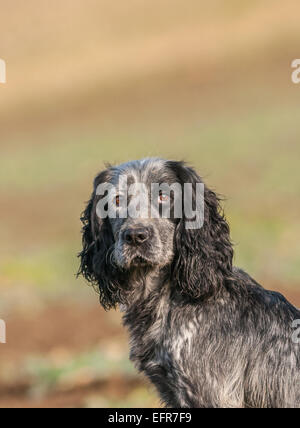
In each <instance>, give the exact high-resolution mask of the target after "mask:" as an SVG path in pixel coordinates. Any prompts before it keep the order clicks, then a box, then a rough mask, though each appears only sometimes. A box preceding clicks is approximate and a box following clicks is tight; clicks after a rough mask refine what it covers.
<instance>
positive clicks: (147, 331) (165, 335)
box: [124, 300, 172, 371]
mask: <svg viewBox="0 0 300 428" xmlns="http://www.w3.org/2000/svg"><path fill="white" fill-rule="evenodd" d="M157 303H158V305H156V306H155V307H153V308H152V307H151V308H150V307H148V308H140V310H139V311H136V313H135V317H134V316H133V314H130V315H129V314H128V313H127V314H126V315H125V316H124V323H125V325H127V327H129V332H130V359H131V360H132V361H133V362H134V364H135V366H136V367H137V368H138V369H139V370H142V371H147V369H148V368H149V367H154V366H165V365H167V364H168V361H169V360H170V352H171V351H172V349H171V343H172V340H171V337H170V329H169V328H168V315H169V305H168V304H167V302H166V301H165V300H164V301H160V302H157ZM134 318H135V319H134ZM133 320H134V322H133Z"/></svg>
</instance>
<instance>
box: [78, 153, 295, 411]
mask: <svg viewBox="0 0 300 428" xmlns="http://www.w3.org/2000/svg"><path fill="white" fill-rule="evenodd" d="M125 182H126V183H127V187H125V184H124V183H125ZM120 183H121V184H120ZM137 183H139V184H142V189H143V190H142V191H140V196H141V193H142V196H143V198H142V199H143V201H144V202H145V201H146V202H147V200H148V197H149V201H150V204H149V205H150V206H151V205H153V195H151V200H150V196H149V195H148V193H149V194H150V192H147V190H150V188H152V187H153V186H152V184H153V183H156V184H157V185H158V186H161V185H162V184H164V185H165V186H166V185H167V186H169V188H170V189H171V191H169V193H168V192H165V191H163V190H161V187H157V186H156V193H155V191H153V192H152V193H155V197H154V201H155V204H154V205H156V208H157V210H156V211H155V209H154V210H153V212H154V214H155V213H156V214H155V215H147V214H149V210H150V208H149V206H148V208H147V207H146V208H145V206H144V205H145V204H143V202H141V200H140V202H139V204H136V205H135V211H134V210H133V211H134V212H135V213H136V212H137V213H139V214H140V215H128V212H129V210H128V209H127V211H126V207H127V208H128V206H130V201H131V200H132V199H134V198H135V196H136V195H135V192H134V191H132V192H131V193H130V192H129V191H128V186H131V187H132V186H134V185H135V184H137ZM178 184H179V187H176V186H175V185H177V186H178ZM187 184H189V185H190V187H189V186H187ZM197 184H198V185H201V184H202V186H203V187H202V193H201V187H199V189H200V197H199V199H200V200H202V204H201V207H200V208H199V207H197V203H196V197H197V195H196V193H197V189H198V188H197ZM101 186H102V188H101ZM172 186H173V187H172ZM99 189H100V190H99ZM103 189H104V190H103ZM111 189H114V191H111ZM172 189H173V190H172ZM174 189H175V190H177V191H175V190H174ZM188 189H189V191H188ZM191 189H192V190H191ZM199 189H198V190H199ZM125 193H126V194H125ZM198 193H199V192H198ZM112 195H113V196H112ZM198 196H199V195H198ZM189 197H190V198H192V202H191V203H192V208H193V209H194V211H193V212H194V214H195V215H196V217H197V214H199V216H198V219H200V221H199V222H198V224H199V227H187V225H188V223H190V221H191V216H189V217H188V216H187V215H186V212H185V211H186V210H185V207H184V205H185V204H184V203H185V201H186V200H187V199H188V198H189ZM201 198H202V199H201ZM124 201H125V202H126V203H124ZM126 204H127V205H126ZM128 204H129V205H128ZM142 205H143V207H142ZM146 205H147V204H146ZM165 205H169V211H168V210H167V211H168V212H169V215H164V206H165ZM121 207H122V214H121V212H120V210H121ZM178 207H179V208H182V209H178ZM195 207H196V208H195ZM176 210H177V211H178V212H177V214H176V213H175V211H176ZM197 210H198V211H199V210H200V211H202V212H201V213H200V212H199V213H197ZM125 212H127V215H124V213H125ZM110 214H111V215H110ZM180 214H182V215H180ZM201 219H202V220H201ZM82 222H83V250H82V252H81V253H80V258H81V267H80V270H79V273H80V274H82V275H83V276H84V277H85V278H86V279H87V280H88V281H89V282H91V283H93V284H94V285H96V286H97V288H98V290H99V293H100V302H101V304H102V306H103V307H104V308H105V309H110V308H115V307H116V306H117V305H120V308H121V310H122V311H124V316H123V320H124V325H125V326H126V327H127V328H128V330H129V333H130V338H131V353H130V358H131V360H132V361H133V362H134V364H135V366H136V367H137V369H138V370H139V371H141V372H143V373H144V374H146V376H147V377H148V378H149V379H150V380H151V382H152V383H153V384H154V385H155V387H156V389H157V391H158V393H159V395H160V398H161V400H162V402H163V403H164V404H165V405H166V406H169V407H181V408H189V407H300V376H299V373H300V352H299V351H300V345H299V340H297V339H298V337H297V335H296V334H295V326H296V324H297V320H299V319H300V311H299V310H298V309H296V308H295V307H294V306H293V305H292V304H291V303H289V302H288V301H287V300H286V299H285V298H284V297H283V296H282V295H281V294H279V293H277V292H273V291H267V290H265V289H264V288H263V287H261V286H260V285H259V284H258V283H257V282H255V281H254V280H253V279H252V278H251V277H250V276H249V275H248V274H247V273H245V272H244V271H243V270H241V269H239V268H236V267H233V265H232V258H233V248H232V244H231V241H230V236H229V226H228V224H227V222H226V219H225V217H224V215H223V213H222V211H221V208H220V200H219V198H218V197H217V195H216V194H215V193H214V192H213V191H212V190H210V189H209V188H208V187H206V185H204V184H203V181H202V180H201V178H200V177H199V176H198V175H197V173H196V172H195V171H194V170H193V169H192V168H190V167H188V166H186V164H185V163H183V162H177V161H169V160H163V159H152V158H150V159H143V160H139V161H132V162H128V163H125V164H122V165H120V166H109V167H108V168H107V169H106V170H105V171H103V172H101V173H100V174H99V175H98V176H97V177H96V179H95V182H94V190H93V194H92V197H91V199H90V201H89V203H88V205H87V207H86V210H85V212H84V214H83V217H82Z"/></svg>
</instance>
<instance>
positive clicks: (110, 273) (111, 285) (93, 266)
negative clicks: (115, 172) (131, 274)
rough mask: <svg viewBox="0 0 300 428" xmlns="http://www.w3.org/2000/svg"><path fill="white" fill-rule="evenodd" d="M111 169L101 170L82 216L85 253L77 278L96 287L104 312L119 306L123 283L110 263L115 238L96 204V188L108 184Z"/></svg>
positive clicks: (82, 255) (97, 199)
mask: <svg viewBox="0 0 300 428" xmlns="http://www.w3.org/2000/svg"><path fill="white" fill-rule="evenodd" d="M109 179H110V172H109V170H105V171H102V172H101V173H100V174H99V175H98V176H97V177H96V178H95V181H94V190H93V193H92V196H91V199H90V200H89V202H88V204H87V207H86V209H85V211H84V212H83V214H82V217H81V221H82V223H83V228H82V247H83V249H82V251H81V252H80V253H79V257H80V261H81V262H80V268H79V272H78V275H83V276H84V278H85V279H86V280H87V281H88V282H90V283H91V284H93V285H94V286H96V287H97V289H98V290H99V294H100V303H101V304H102V306H103V307H104V308H105V309H110V308H112V307H115V306H116V304H117V303H120V299H119V298H118V297H119V293H120V284H119V283H118V276H119V275H118V274H117V272H116V267H115V266H114V265H113V263H112V261H111V252H112V250H113V245H114V237H113V233H112V230H111V225H110V223H109V220H108V219H107V218H106V219H101V218H100V217H98V216H97V212H96V209H97V204H98V202H99V200H100V196H99V195H97V188H98V186H99V185H100V184H102V183H107V182H109Z"/></svg>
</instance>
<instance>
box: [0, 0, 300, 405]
mask: <svg viewBox="0 0 300 428" xmlns="http://www.w3.org/2000/svg"><path fill="white" fill-rule="evenodd" d="M299 14H300V5H299V1H297V0H295V1H293V0H286V1H285V2H282V1H276V0H264V1H256V0H251V1H250V0H244V1H243V2H241V1H240V0H226V1H218V0H211V1H209V2H202V1H199V0H190V1H188V2H186V1H183V0H159V1H158V0H151V1H150V0H144V1H141V0H128V1H126V2H125V1H121V0H116V1H108V0H84V1H83V0H72V1H71V0H63V1H61V0H52V1H51V2H49V1H46V0H27V1H26V2H24V1H23V0H14V1H8V0H1V15H0V58H2V59H4V60H5V61H6V66H7V83H6V84H5V85H3V84H1V85H0V135H1V139H0V145H1V157H0V197H1V207H2V208H1V223H0V232H1V233H0V236H1V239H0V318H1V319H3V320H5V321H6V325H7V344H5V345H4V344H0V406H1V407H8V406H9V407H13V406H21V407H31V406H35V407H36V406H41V407H105V406H112V407H116V406H119V407H128V406H131V407H147V406H149V407H153V406H158V405H159V402H158V400H157V398H156V394H155V392H154V390H153V388H152V387H151V386H149V384H148V383H147V382H145V380H144V379H143V377H142V376H140V375H138V374H137V373H136V372H135V370H134V368H133V367H132V365H131V363H130V362H129V361H128V345H127V336H126V332H125V331H124V329H123V328H122V327H121V324H120V315H119V313H118V312H109V313H106V312H104V311H103V309H101V308H100V306H99V305H98V297H97V295H96V294H95V292H94V290H93V289H92V288H90V287H88V285H87V284H85V283H84V281H83V280H81V279H78V280H77V279H76V277H75V274H76V271H77V268H78V260H77V258H76V254H77V253H78V252H79V251H80V240H81V237H80V227H81V225H80V221H79V217H80V213H81V211H82V210H83V208H84V203H85V201H87V200H88V198H89V195H90V192H91V190H92V180H93V178H94V176H95V174H96V173H97V172H98V171H100V170H101V169H102V168H103V165H104V162H106V161H109V162H112V163H114V162H119V161H125V160H128V159H133V158H140V157H145V156H164V157H167V158H172V159H184V160H186V161H188V162H190V163H191V164H192V165H194V166H195V167H196V168H197V170H198V171H199V173H200V174H201V175H202V176H203V177H204V178H205V180H206V182H207V183H208V184H209V185H210V186H211V187H212V188H214V189H216V190H217V191H218V192H219V193H221V194H222V195H225V196H226V201H225V204H224V205H225V210H226V213H227V218H228V220H229V222H230V225H231V231H232V238H233V241H234V243H235V263H236V264H237V265H239V266H240V267H242V268H244V269H246V270H247V271H248V272H249V273H250V274H251V275H252V276H254V277H255V278H256V280H258V281H259V282H262V283H263V284H264V286H265V287H266V288H272V289H274V290H279V291H281V292H283V293H284V294H285V295H286V296H287V297H288V298H289V299H290V300H291V301H292V302H293V303H294V304H296V305H300V287H299V285H300V239H299V238H300V221H299V209H300V199H299V193H300V170H299V160H300V144H299V131H300V120H299V119H300V118H299V114H300V84H299V85H295V84H293V83H292V81H291V74H292V71H293V70H292V68H291V62H292V60H293V59H295V58H299V57H300V48H299V38H300V27H299Z"/></svg>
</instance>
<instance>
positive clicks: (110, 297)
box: [80, 159, 233, 308]
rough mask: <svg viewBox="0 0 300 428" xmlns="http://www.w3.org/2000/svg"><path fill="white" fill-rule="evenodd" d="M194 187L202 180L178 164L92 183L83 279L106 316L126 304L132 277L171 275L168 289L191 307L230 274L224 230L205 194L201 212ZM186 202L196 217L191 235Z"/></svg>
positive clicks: (145, 164) (156, 163)
mask: <svg viewBox="0 0 300 428" xmlns="http://www.w3.org/2000/svg"><path fill="white" fill-rule="evenodd" d="M187 183H189V185H188V186H190V187H188V186H187V187H186V184H187ZM197 183H198V184H202V180H201V179H200V177H199V176H198V175H197V174H196V173H195V171H194V170H193V169H191V168H189V167H187V166H186V165H185V164H184V163H183V162H175V161H167V160H162V159H144V160H141V161H133V162H128V163H126V164H122V165H120V166H117V167H108V168H107V169H106V170H105V171H103V172H101V173H100V174H99V175H98V176H97V177H96V179H95V181H94V190H93V194H92V197H91V199H90V201H89V203H88V205H87V208H86V210H85V212H84V214H83V216H82V222H83V225H84V226H83V251H82V252H81V253H80V257H81V267H80V273H81V274H83V275H84V277H85V278H86V279H87V280H88V281H90V282H92V283H95V284H97V286H98V287H99V290H100V300H101V303H102V305H103V306H104V307H105V308H110V307H114V306H115V305H116V304H118V303H123V302H124V295H125V294H126V293H125V292H126V289H127V288H128V287H129V286H130V277H131V275H133V274H134V273H136V272H139V273H142V275H146V274H147V273H149V272H150V271H151V270H156V271H159V270H164V272H165V271H168V272H169V277H170V278H169V279H170V282H171V284H172V285H173V287H174V288H175V289H177V290H179V291H180V292H181V293H182V294H184V295H185V296H188V297H189V298H190V299H201V298H205V297H209V296H212V295H214V294H216V293H217V292H218V290H220V288H221V287H222V286H223V283H224V280H225V279H226V277H228V276H229V275H230V272H231V269H232V255H233V251H232V246H231V243H230V239H229V227H228V225H227V223H226V221H225V219H224V217H223V215H222V213H221V212H220V207H219V199H218V198H217V196H216V194H215V193H214V192H212V191H211V190H209V189H208V188H206V187H205V186H204V187H202V189H203V192H202V195H200V200H201V196H202V204H200V207H199V206H198V203H197V200H198V196H199V195H197ZM202 186H203V185H202ZM198 190H199V189H198ZM188 199H191V209H192V210H194V213H195V215H196V217H197V214H199V215H198V217H197V218H198V220H197V221H196V225H197V226H196V227H194V226H193V227H192V228H190V226H188V225H190V224H191V223H190V222H191V218H190V215H189V217H187V210H186V202H187V203H188ZM197 210H198V211H200V210H201V211H202V212H201V213H200V212H199V213H198V212H197ZM199 219H202V222H199Z"/></svg>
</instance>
